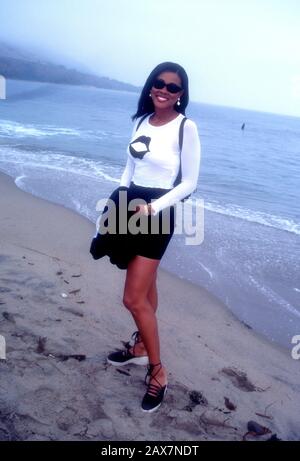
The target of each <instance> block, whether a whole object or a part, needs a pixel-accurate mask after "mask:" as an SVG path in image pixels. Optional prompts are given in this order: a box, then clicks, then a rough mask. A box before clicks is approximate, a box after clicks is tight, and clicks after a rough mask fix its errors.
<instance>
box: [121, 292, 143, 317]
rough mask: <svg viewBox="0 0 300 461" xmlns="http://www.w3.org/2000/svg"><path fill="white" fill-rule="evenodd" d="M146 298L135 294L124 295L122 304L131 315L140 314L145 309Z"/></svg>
mask: <svg viewBox="0 0 300 461" xmlns="http://www.w3.org/2000/svg"><path fill="white" fill-rule="evenodd" d="M145 301H146V298H145V297H144V296H141V295H138V294H137V293H126V292H125V293H124V296H123V304H124V306H125V307H126V309H128V310H129V311H130V312H131V313H132V314H133V315H136V314H139V313H141V312H142V311H143V310H145V309H146V306H145Z"/></svg>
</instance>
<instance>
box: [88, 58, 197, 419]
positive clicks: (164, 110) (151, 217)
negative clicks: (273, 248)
mask: <svg viewBox="0 0 300 461" xmlns="http://www.w3.org/2000/svg"><path fill="white" fill-rule="evenodd" d="M188 100H189V89H188V77H187V74H186V72H185V70H184V69H183V68H182V67H181V66H180V65H178V64H175V63H171V62H165V63H162V64H159V65H158V66H157V67H156V68H155V69H154V70H153V71H152V72H151V74H150V75H149V77H148V79H147V81H146V83H145V85H144V88H143V90H142V93H141V96H140V99H139V102H138V109H137V112H136V114H135V115H134V116H133V120H136V123H135V126H134V129H133V134H132V139H131V142H130V145H129V148H128V157H127V164H126V167H125V170H124V173H123V175H122V177H121V181H120V187H119V188H118V189H117V190H116V191H114V192H113V194H112V195H111V197H110V198H111V199H112V200H113V201H114V203H115V204H116V205H117V208H118V207H120V206H121V205H120V203H121V199H120V195H119V193H120V192H121V191H122V192H123V193H124V192H126V194H127V199H126V206H128V203H130V201H131V200H133V199H138V200H137V201H138V202H139V203H140V205H139V206H138V207H137V208H136V209H135V210H133V211H131V212H129V213H128V216H129V217H132V216H133V215H135V216H134V218H137V217H139V219H140V221H139V222H140V223H141V222H143V223H144V224H145V222H146V223H148V224H149V227H148V229H150V227H151V226H150V224H151V223H155V222H156V224H158V226H159V233H153V232H152V233H151V231H148V233H138V234H137V233H130V232H128V234H127V235H123V234H122V235H121V233H118V232H117V234H114V235H112V234H109V233H106V234H105V235H99V234H98V238H97V239H96V241H95V242H94V243H95V248H94V255H93V256H94V257H95V259H96V258H99V257H102V256H104V255H108V256H109V257H110V261H111V262H112V263H113V264H116V265H117V266H118V267H119V268H121V269H127V274H126V282H125V288H124V297H123V303H124V305H125V307H126V308H127V309H128V310H129V311H130V313H131V315H132V316H133V319H134V321H135V323H136V325H137V328H138V331H137V332H135V333H134V334H133V335H132V338H133V340H134V341H133V344H131V343H130V342H129V343H127V344H126V348H125V350H123V351H117V352H113V353H111V354H109V356H108V357H107V361H108V363H110V364H112V365H115V366H122V365H127V364H130V363H133V364H136V365H146V364H148V373H147V375H146V378H148V380H147V381H148V382H147V384H148V388H147V392H146V394H145V396H144V398H143V401H142V410H143V411H146V412H152V411H154V410H156V409H157V408H158V407H159V406H160V405H161V403H162V400H163V397H164V395H165V393H166V390H167V381H168V379H167V371H166V368H165V367H164V366H163V365H162V363H161V358H160V343H159V334H158V326H157V319H156V310H157V288H156V276H157V268H158V266H159V263H160V260H161V258H162V256H163V254H164V252H165V250H166V248H167V246H168V244H169V242H170V239H171V237H172V235H173V232H174V224H175V217H174V211H175V207H174V204H175V203H176V202H178V201H180V200H182V199H184V198H185V197H186V196H188V195H189V194H190V193H191V192H192V191H193V190H194V189H195V188H196V186H197V179H198V174H199V164H200V142H199V137H198V132H197V127H196V125H195V123H194V122H192V121H191V120H188V119H186V120H185V123H184V129H183V132H182V134H183V142H182V149H180V146H179V132H180V126H181V125H182V123H183V122H182V121H183V119H185V117H184V114H185V109H186V107H187V105H188ZM182 126H183V125H182ZM180 175H181V179H180V181H178V178H179V177H180ZM176 183H178V184H177V185H176V186H175V187H174V184H176ZM107 210H108V207H106V209H105V210H104V211H107ZM164 213H165V214H164ZM128 216H127V218H126V219H127V223H128ZM164 216H167V217H168V224H169V229H168V232H167V233H165V232H163V231H162V222H163V219H164ZM145 220H146V221H145ZM102 224H103V223H102ZM117 225H118V226H119V225H120V223H117ZM117 229H119V227H117ZM94 240H95V239H94ZM95 253H97V254H96V255H95ZM92 254H93V253H92Z"/></svg>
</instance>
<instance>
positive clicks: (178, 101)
mask: <svg viewBox="0 0 300 461" xmlns="http://www.w3.org/2000/svg"><path fill="white" fill-rule="evenodd" d="M176 104H177V106H180V98H178V99H177V103H176Z"/></svg>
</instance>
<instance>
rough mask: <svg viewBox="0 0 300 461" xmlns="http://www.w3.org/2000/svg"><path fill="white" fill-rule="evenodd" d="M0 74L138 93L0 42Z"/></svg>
mask: <svg viewBox="0 0 300 461" xmlns="http://www.w3.org/2000/svg"><path fill="white" fill-rule="evenodd" d="M0 75H3V77H5V78H7V79H12V80H28V81H35V82H47V83H62V84H69V85H82V86H93V87H95V88H104V89H109V90H119V91H130V92H133V93H138V92H139V91H140V88H139V87H137V86H134V85H131V84H130V83H125V82H120V81H119V80H114V79H111V78H109V77H104V76H101V77H100V76H97V75H93V74H89V73H85V72H80V71H78V70H76V69H69V68H67V67H65V66H63V65H60V64H53V63H50V62H46V61H41V60H40V59H38V58H35V57H32V56H26V55H25V56H24V55H22V54H21V55H20V52H19V50H17V49H15V48H13V47H10V46H7V45H4V44H1V43H0Z"/></svg>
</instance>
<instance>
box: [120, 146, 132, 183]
mask: <svg viewBox="0 0 300 461" xmlns="http://www.w3.org/2000/svg"><path fill="white" fill-rule="evenodd" d="M134 167H135V164H134V160H133V159H132V158H131V156H130V155H129V154H128V156H127V163H126V166H125V170H124V172H123V174H122V176H121V179H120V186H125V187H129V186H130V182H131V179H132V176H133V173H134Z"/></svg>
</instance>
